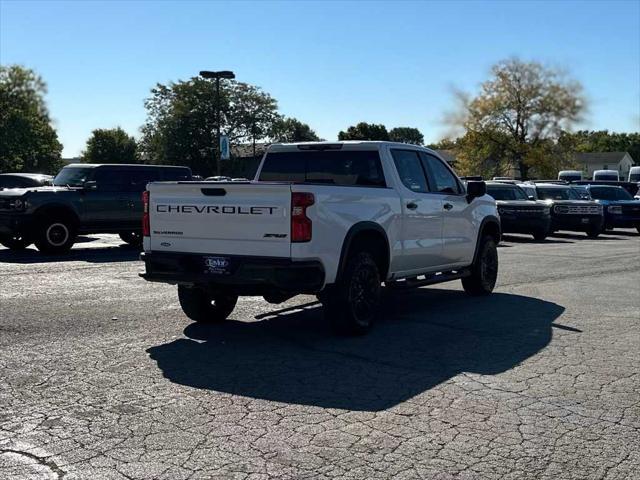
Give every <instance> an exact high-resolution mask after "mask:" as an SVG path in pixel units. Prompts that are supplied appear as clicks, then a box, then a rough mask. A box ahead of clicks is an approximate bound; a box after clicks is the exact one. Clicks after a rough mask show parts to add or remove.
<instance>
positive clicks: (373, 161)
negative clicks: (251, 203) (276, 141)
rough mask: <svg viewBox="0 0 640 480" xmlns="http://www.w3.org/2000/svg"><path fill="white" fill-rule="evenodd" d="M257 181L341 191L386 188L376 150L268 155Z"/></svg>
mask: <svg viewBox="0 0 640 480" xmlns="http://www.w3.org/2000/svg"><path fill="white" fill-rule="evenodd" d="M258 180H259V181H263V182H292V183H305V184H316V185H334V186H342V187H377V188H384V187H386V186H387V184H386V182H385V179H384V174H383V172H382V165H381V163H380V154H379V153H378V151H377V150H333V149H331V150H299V151H296V150H291V151H283V152H278V151H276V152H270V153H267V155H266V157H265V159H264V162H263V165H262V169H261V171H260V176H259V178H258Z"/></svg>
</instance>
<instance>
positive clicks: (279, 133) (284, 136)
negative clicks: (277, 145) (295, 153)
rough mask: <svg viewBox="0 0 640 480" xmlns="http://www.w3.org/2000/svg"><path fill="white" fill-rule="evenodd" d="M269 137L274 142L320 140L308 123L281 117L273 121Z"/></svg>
mask: <svg viewBox="0 0 640 480" xmlns="http://www.w3.org/2000/svg"><path fill="white" fill-rule="evenodd" d="M270 136H271V138H272V139H273V141H275V142H282V143H292V142H317V141H319V140H320V138H319V137H318V135H316V132H314V131H313V130H312V129H311V127H310V126H309V125H307V124H306V123H302V122H301V121H300V120H298V119H297V118H288V117H281V118H279V119H278V120H276V121H275V122H274V123H273V126H272V129H271V133H270Z"/></svg>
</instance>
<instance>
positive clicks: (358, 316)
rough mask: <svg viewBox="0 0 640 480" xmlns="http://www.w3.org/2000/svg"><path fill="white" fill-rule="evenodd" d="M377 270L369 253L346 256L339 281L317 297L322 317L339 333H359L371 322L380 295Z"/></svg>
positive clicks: (368, 327) (367, 328)
mask: <svg viewBox="0 0 640 480" xmlns="http://www.w3.org/2000/svg"><path fill="white" fill-rule="evenodd" d="M381 291H382V287H381V281H380V271H379V269H378V265H377V264H376V262H375V260H374V259H373V256H372V255H371V254H370V253H369V252H357V253H355V254H353V255H350V258H349V261H348V262H347V265H346V267H345V270H344V274H343V275H342V278H341V279H340V281H339V282H338V283H337V284H336V285H333V286H331V287H327V291H325V292H322V293H321V294H320V296H319V298H320V301H321V302H322V305H323V307H324V315H325V318H326V319H327V320H328V321H329V323H330V325H331V327H332V328H333V329H334V331H336V332H337V333H340V334H346V335H362V334H364V333H366V332H367V331H368V330H369V329H370V328H371V325H372V324H373V322H374V320H375V318H376V316H377V314H378V312H379V310H380V308H379V307H380V297H381Z"/></svg>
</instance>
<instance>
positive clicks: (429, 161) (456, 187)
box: [420, 152, 461, 194]
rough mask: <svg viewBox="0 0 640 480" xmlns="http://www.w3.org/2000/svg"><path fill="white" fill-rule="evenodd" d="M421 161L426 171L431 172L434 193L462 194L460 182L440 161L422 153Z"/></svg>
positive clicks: (430, 177) (430, 178)
mask: <svg viewBox="0 0 640 480" xmlns="http://www.w3.org/2000/svg"><path fill="white" fill-rule="evenodd" d="M420 160H421V161H422V165H423V166H424V168H425V170H426V171H427V172H429V180H430V182H431V184H432V187H433V191H434V192H438V193H452V194H459V193H461V190H460V184H459V183H458V180H457V179H456V177H455V176H454V175H453V174H452V173H451V171H450V170H449V169H448V168H447V167H446V166H445V164H444V163H443V162H442V161H441V160H440V159H438V158H436V157H434V156H433V155H428V154H426V153H422V152H420Z"/></svg>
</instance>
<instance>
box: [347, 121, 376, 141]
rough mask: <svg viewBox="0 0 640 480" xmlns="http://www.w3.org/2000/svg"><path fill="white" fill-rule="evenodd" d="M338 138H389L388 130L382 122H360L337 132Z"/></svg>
mask: <svg viewBox="0 0 640 480" xmlns="http://www.w3.org/2000/svg"><path fill="white" fill-rule="evenodd" d="M338 140H389V132H387V127H385V126H384V125H382V124H380V125H377V124H375V123H366V122H360V123H358V124H357V125H355V126H351V127H349V128H347V131H346V132H343V131H341V132H340V133H338Z"/></svg>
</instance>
